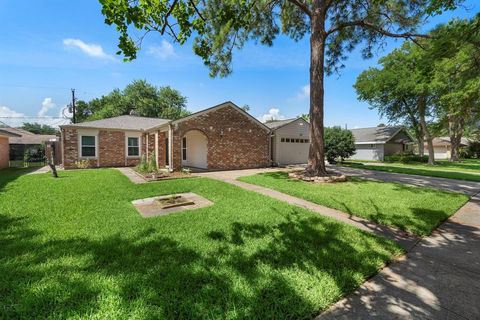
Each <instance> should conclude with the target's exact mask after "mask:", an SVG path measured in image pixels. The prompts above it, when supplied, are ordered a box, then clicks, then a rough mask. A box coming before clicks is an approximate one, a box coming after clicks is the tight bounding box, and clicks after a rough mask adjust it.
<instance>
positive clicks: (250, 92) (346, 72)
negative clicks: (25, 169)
mask: <svg viewBox="0 0 480 320" xmlns="http://www.w3.org/2000/svg"><path fill="white" fill-rule="evenodd" d="M479 9H480V4H479V3H478V1H475V0H469V1H467V2H465V5H464V7H462V8H459V9H457V10H456V11H454V12H448V13H445V14H443V15H442V16H438V17H435V18H433V19H430V21H429V22H428V24H427V25H426V26H425V27H423V28H422V29H423V30H429V29H430V28H431V27H433V26H435V25H436V24H438V23H442V22H446V21H448V20H449V19H451V18H452V17H472V16H473V15H474V14H475V13H477V12H478V11H479ZM0 21H2V37H1V38H2V42H1V45H0V121H3V122H6V123H7V124H10V125H17V124H18V121H19V120H14V119H6V118H2V117H18V116H32V117H34V116H39V115H41V116H52V117H56V116H58V115H59V114H60V112H61V109H62V108H63V107H64V106H65V105H66V104H68V103H69V102H70V88H75V89H76V94H77V97H78V98H79V99H84V100H89V99H91V98H94V97H98V96H101V95H102V94H106V93H108V92H110V91H111V90H112V89H114V88H123V87H124V86H125V85H127V84H128V83H130V82H131V81H132V80H133V79H146V80H147V81H149V82H150V83H152V84H155V85H157V86H164V85H170V86H172V87H174V88H176V89H178V90H180V91H181V93H182V94H183V95H185V96H187V97H188V109H189V110H190V111H197V110H200V109H203V108H206V107H210V106H212V105H215V104H218V103H220V102H223V101H226V100H231V101H233V102H235V103H236V104H238V105H244V104H248V105H249V106H250V113H251V114H252V115H254V116H255V117H258V118H262V116H264V115H270V114H274V115H276V116H278V117H285V118H289V117H295V116H297V115H300V114H302V113H307V112H308V103H309V102H308V86H307V85H308V82H309V80H308V73H309V71H308V59H309V45H308V39H304V40H302V41H300V42H297V43H296V42H294V41H292V40H290V39H288V38H286V37H282V36H280V37H279V38H278V39H277V40H276V41H275V44H274V46H273V47H271V48H268V47H264V46H260V45H255V44H253V43H251V44H248V45H247V46H246V47H245V48H244V49H243V50H242V51H239V52H236V53H235V55H234V63H233V70H234V72H233V74H232V75H231V76H229V77H227V78H215V79H212V78H210V77H209V76H208V69H207V68H206V67H204V66H203V64H202V62H201V60H200V58H198V57H197V56H195V55H194V54H193V52H192V49H191V46H189V45H185V46H183V47H182V46H179V45H177V44H174V43H172V42H171V39H169V38H161V37H160V36H158V35H154V36H151V37H149V38H147V39H146V41H144V43H143V49H142V51H141V52H140V54H139V55H138V58H137V60H135V61H133V62H128V63H125V62H123V61H122V59H121V57H119V56H116V55H115V52H116V51H117V47H116V45H117V38H118V34H117V33H116V31H115V29H114V27H112V26H108V25H105V24H104V22H103V21H104V18H103V16H102V15H101V12H100V5H99V3H98V2H97V1H95V0H70V1H64V0H49V1H47V0H35V1H18V0H0ZM400 44H401V41H389V42H388V45H387V46H386V47H385V48H383V49H382V50H379V51H378V56H377V57H375V58H373V59H371V60H363V59H362V58H361V57H360V55H359V54H358V52H354V53H352V54H351V55H350V58H349V59H348V60H347V61H346V68H345V69H343V71H342V72H341V74H340V75H333V76H330V77H328V78H327V79H326V93H325V124H326V125H329V126H331V125H342V126H344V125H347V126H348V127H349V128H353V127H365V126H375V125H377V124H378V123H379V122H380V121H382V120H381V119H379V117H378V115H377V112H376V111H375V110H369V108H368V105H367V104H365V103H361V102H359V101H357V99H356V94H355V90H354V89H353V88H352V85H353V83H354V82H355V79H356V77H357V76H358V74H359V73H360V72H362V71H363V70H365V69H366V68H368V67H369V66H374V65H375V63H376V61H377V59H378V57H381V56H383V55H385V54H387V53H388V52H390V51H391V50H392V49H393V48H395V47H397V46H399V45H400ZM29 121H31V122H32V121H36V120H35V119H29ZM43 121H44V122H47V123H51V124H58V123H61V122H62V121H61V120H58V119H51V120H48V119H47V120H43Z"/></svg>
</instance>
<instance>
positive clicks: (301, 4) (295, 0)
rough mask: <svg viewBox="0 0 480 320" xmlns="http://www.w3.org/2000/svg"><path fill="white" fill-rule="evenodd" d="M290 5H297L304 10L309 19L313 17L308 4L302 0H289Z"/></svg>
mask: <svg viewBox="0 0 480 320" xmlns="http://www.w3.org/2000/svg"><path fill="white" fill-rule="evenodd" d="M288 1H289V2H290V3H293V4H294V5H296V6H297V7H298V8H300V10H302V11H303V12H304V13H305V14H306V15H308V16H309V17H311V16H312V11H310V9H309V8H308V6H307V4H306V3H305V2H303V1H301V0H288Z"/></svg>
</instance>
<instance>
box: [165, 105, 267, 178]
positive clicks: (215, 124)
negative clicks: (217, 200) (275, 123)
mask: <svg viewBox="0 0 480 320" xmlns="http://www.w3.org/2000/svg"><path fill="white" fill-rule="evenodd" d="M190 130H199V131H201V132H203V133H204V134H205V136H206V137H207V139H208V145H207V150H208V154H207V163H208V169H209V170H228V169H245V168H256V167H266V166H268V165H269V136H270V134H269V131H267V130H265V129H264V128H262V127H260V126H259V124H257V123H254V122H253V121H252V119H251V118H250V117H248V116H246V115H245V114H243V113H242V112H241V111H239V110H237V109H236V108H234V107H231V106H226V107H223V108H219V109H217V110H214V111H210V112H206V113H204V114H201V115H199V116H197V117H193V118H190V119H188V120H185V121H182V122H180V123H178V124H177V125H175V128H174V133H173V168H174V170H179V169H181V167H182V158H181V155H182V154H181V140H182V138H183V136H184V135H185V133H187V132H188V131H190Z"/></svg>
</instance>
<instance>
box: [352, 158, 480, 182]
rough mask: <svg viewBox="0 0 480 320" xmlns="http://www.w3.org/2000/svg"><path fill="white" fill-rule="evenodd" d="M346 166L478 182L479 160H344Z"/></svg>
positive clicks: (479, 172) (479, 177)
mask: <svg viewBox="0 0 480 320" xmlns="http://www.w3.org/2000/svg"><path fill="white" fill-rule="evenodd" d="M343 165H344V166H347V167H353V168H360V169H368V170H377V171H385V172H394V173H405V174H416V175H419V176H428V177H437V178H447V179H457V180H465V181H479V182H480V160H478V159H469V160H463V161H462V162H450V161H446V160H442V161H436V162H435V165H433V166H432V165H427V164H423V163H408V164H402V163H378V164H368V163H360V162H353V161H352V162H346V163H344V164H343Z"/></svg>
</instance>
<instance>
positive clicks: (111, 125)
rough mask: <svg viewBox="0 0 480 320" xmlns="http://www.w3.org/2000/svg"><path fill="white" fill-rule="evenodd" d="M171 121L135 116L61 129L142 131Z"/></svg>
mask: <svg viewBox="0 0 480 320" xmlns="http://www.w3.org/2000/svg"><path fill="white" fill-rule="evenodd" d="M170 121H171V120H168V119H159V118H147V117H137V116H118V117H113V118H108V119H101V120H93V121H87V122H82V123H77V124H68V125H64V126H61V127H62V128H93V129H118V130H134V131H142V130H148V129H151V128H154V127H158V126H161V125H164V124H167V123H169V122H170Z"/></svg>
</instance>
